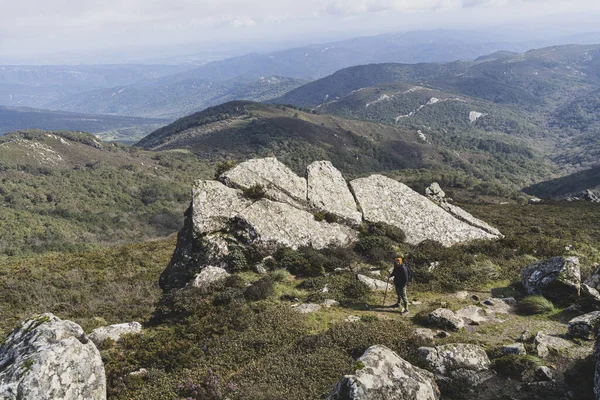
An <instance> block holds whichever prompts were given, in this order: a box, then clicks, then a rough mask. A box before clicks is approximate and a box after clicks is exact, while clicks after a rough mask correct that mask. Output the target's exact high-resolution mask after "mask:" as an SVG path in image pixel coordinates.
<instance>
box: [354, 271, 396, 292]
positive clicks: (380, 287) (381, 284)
mask: <svg viewBox="0 0 600 400" xmlns="http://www.w3.org/2000/svg"><path fill="white" fill-rule="evenodd" d="M356 278H357V279H358V280H359V281H361V282H362V283H364V284H365V285H367V286H368V287H369V288H371V290H373V291H376V292H384V291H385V290H386V288H387V290H389V289H390V287H391V288H392V289H393V285H392V284H390V283H389V282H385V281H381V280H379V279H373V278H370V277H368V276H366V275H361V274H358V275H356Z"/></svg>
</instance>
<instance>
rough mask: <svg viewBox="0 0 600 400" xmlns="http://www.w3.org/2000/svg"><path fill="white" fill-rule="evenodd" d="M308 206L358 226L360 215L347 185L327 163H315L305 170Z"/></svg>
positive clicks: (338, 173) (338, 172)
mask: <svg viewBox="0 0 600 400" xmlns="http://www.w3.org/2000/svg"><path fill="white" fill-rule="evenodd" d="M306 172H307V181H308V204H309V206H310V207H312V208H314V209H317V210H320V211H324V212H327V213H331V214H333V215H335V216H337V217H339V218H342V219H343V220H345V221H347V222H348V223H350V224H351V225H355V226H357V225H360V223H361V221H362V215H361V213H360V212H359V211H358V210H357V208H356V201H355V200H354V196H352V193H351V192H350V189H349V188H348V183H347V182H346V180H345V179H344V177H343V176H342V174H341V172H340V171H338V170H337V169H336V168H335V167H334V166H333V164H331V163H330V162H329V161H315V162H314V163H312V164H310V165H309V166H308V167H307V169H306Z"/></svg>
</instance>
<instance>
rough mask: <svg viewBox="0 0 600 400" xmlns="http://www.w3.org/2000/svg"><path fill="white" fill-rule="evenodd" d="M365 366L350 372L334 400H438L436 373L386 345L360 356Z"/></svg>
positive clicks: (340, 385) (338, 388)
mask: <svg viewBox="0 0 600 400" xmlns="http://www.w3.org/2000/svg"><path fill="white" fill-rule="evenodd" d="M358 361H359V362H361V363H362V364H363V365H364V368H362V369H359V370H357V371H356V372H355V373H354V374H353V375H346V376H344V378H342V380H341V381H340V382H339V383H338V385H337V387H336V388H335V390H334V392H333V394H332V395H331V396H330V397H329V399H330V400H437V399H439V398H440V392H439V389H438V387H437V385H436V383H435V379H434V376H433V375H432V374H431V373H430V372H428V371H425V370H422V369H420V368H417V367H415V366H413V365H411V364H410V363H408V362H407V361H405V360H404V359H402V358H401V357H400V356H398V355H397V354H396V353H394V352H393V351H392V350H390V349H388V348H387V347H385V346H381V345H376V346H372V347H370V348H368V349H367V351H365V353H364V354H363V355H362V356H361V357H360V358H359V359H358Z"/></svg>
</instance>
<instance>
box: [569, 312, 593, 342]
mask: <svg viewBox="0 0 600 400" xmlns="http://www.w3.org/2000/svg"><path fill="white" fill-rule="evenodd" d="M599 327H600V311H593V312H591V313H588V314H584V315H581V316H579V317H576V318H573V319H572V320H570V321H569V324H568V329H569V335H571V336H572V337H574V338H581V339H593V338H594V337H595V336H596V333H597V332H598V328H599Z"/></svg>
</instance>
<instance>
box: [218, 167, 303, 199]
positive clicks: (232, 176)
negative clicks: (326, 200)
mask: <svg viewBox="0 0 600 400" xmlns="http://www.w3.org/2000/svg"><path fill="white" fill-rule="evenodd" d="M219 179H220V180H221V181H222V182H224V183H225V184H226V185H227V186H229V187H234V188H239V189H249V188H251V187H253V186H256V185H261V186H263V187H264V188H265V191H266V197H267V198H269V199H271V200H275V201H279V202H283V203H288V204H291V205H293V206H296V207H302V206H304V205H306V201H307V185H306V179H305V178H301V177H299V176H298V175H296V174H295V173H294V171H292V170H291V169H289V168H288V167H286V166H285V165H284V164H283V163H281V162H279V161H278V160H277V159H276V158H274V157H268V158H258V159H253V160H248V161H245V162H243V163H241V164H239V165H238V166H236V167H235V168H233V169H231V170H229V171H227V172H225V173H224V174H223V175H221V176H220V178H219Z"/></svg>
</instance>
